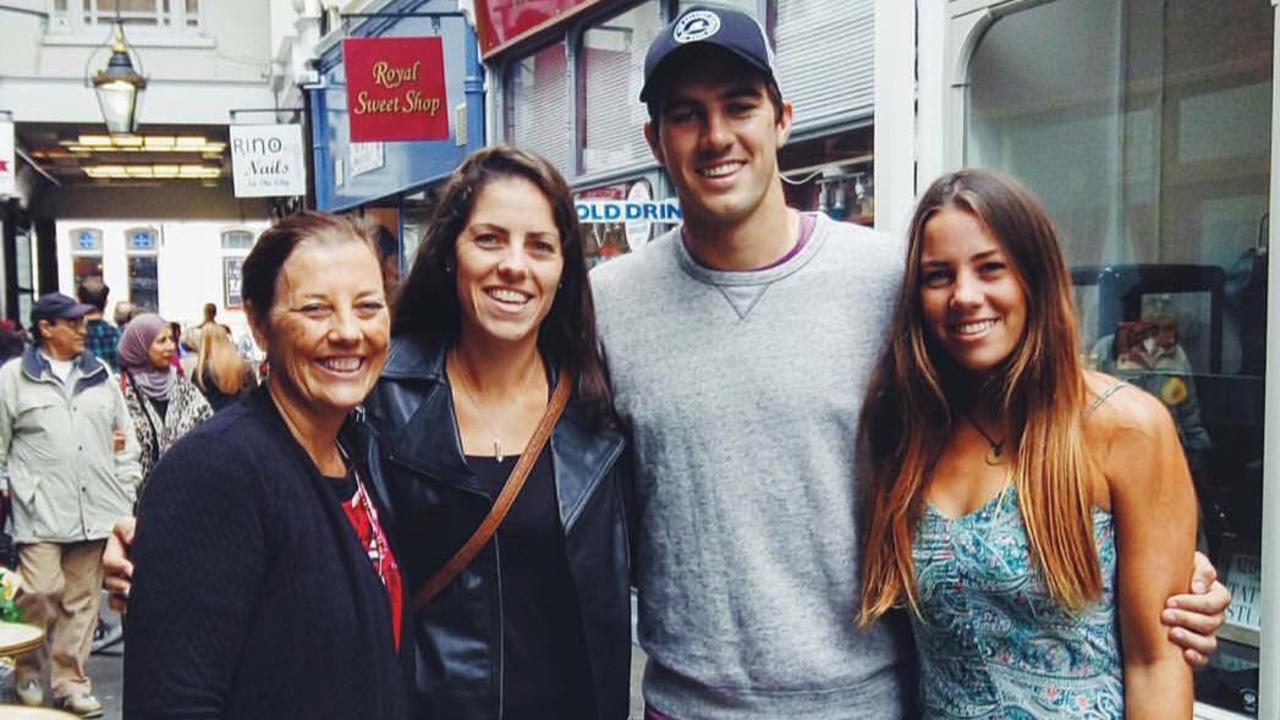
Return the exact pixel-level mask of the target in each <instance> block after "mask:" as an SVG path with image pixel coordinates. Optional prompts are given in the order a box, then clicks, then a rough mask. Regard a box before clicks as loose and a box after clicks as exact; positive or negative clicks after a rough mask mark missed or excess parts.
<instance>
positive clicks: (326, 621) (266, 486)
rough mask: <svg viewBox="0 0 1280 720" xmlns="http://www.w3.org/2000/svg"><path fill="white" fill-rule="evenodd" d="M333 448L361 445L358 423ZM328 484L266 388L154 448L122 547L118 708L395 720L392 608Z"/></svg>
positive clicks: (398, 709) (398, 706) (402, 705)
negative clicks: (127, 586)
mask: <svg viewBox="0 0 1280 720" xmlns="http://www.w3.org/2000/svg"><path fill="white" fill-rule="evenodd" d="M343 443H344V445H346V446H347V449H348V451H349V453H350V454H351V456H352V457H353V458H363V457H367V456H368V453H369V452H372V451H373V450H372V447H371V446H370V445H369V444H368V443H369V439H368V433H367V432H365V428H364V427H362V426H361V424H360V423H356V424H355V426H353V425H352V424H350V423H349V424H348V427H347V428H346V429H345V430H344V435H343ZM330 482H332V481H331V480H328V479H326V478H324V477H323V476H322V475H320V473H319V471H318V469H317V468H316V467H315V464H314V463H312V461H311V460H310V458H309V457H308V456H307V454H306V453H305V451H304V450H303V449H302V447H301V446H300V445H299V444H298V443H297V442H296V441H295V440H294V438H293V436H292V435H291V434H290V433H289V431H288V429H287V428H286V427H285V424H284V421H283V420H282V418H281V417H280V414H279V412H278V411H277V410H276V408H275V406H274V405H273V404H272V403H271V401H270V398H269V397H268V396H267V394H266V391H265V388H263V389H260V390H258V391H256V392H254V393H253V394H252V395H251V396H250V397H248V398H247V399H245V400H244V401H242V402H240V403H237V404H236V405H234V406H232V407H230V408H228V409H227V410H225V411H223V412H221V413H219V414H217V415H215V416H214V417H213V418H212V419H210V420H209V421H208V422H206V423H205V424H204V425H202V426H200V427H199V428H196V429H195V430H193V431H192V432H190V433H188V434H187V435H186V436H185V437H183V438H182V439H181V440H180V441H179V442H178V443H176V444H175V445H174V446H173V447H172V448H171V449H170V450H169V451H168V452H167V453H166V454H165V456H164V457H163V458H162V459H161V461H160V463H159V464H158V465H157V466H156V468H155V471H154V472H153V474H152V476H151V479H150V481H149V482H148V483H147V489H146V492H145V493H144V497H143V498H142V499H141V505H140V508H139V514H138V531H137V537H136V540H135V544H134V547H133V549H132V551H131V553H130V557H131V559H132V560H133V561H134V564H135V571H134V579H133V588H132V591H131V593H130V600H129V615H128V622H127V636H126V640H127V642H126V647H127V648H128V651H127V652H126V653H125V666H124V672H125V677H124V710H125V717H128V718H131V719H133V718H170V717H173V718H176V717H182V718H215V717H217V718H264V719H265V718H272V719H273V720H274V719H278V718H290V717H296V718H304V717H305V718H359V719H360V720H381V719H382V718H387V719H389V720H399V719H400V718H404V717H407V715H408V710H407V703H408V693H407V689H406V685H405V681H404V672H405V666H404V665H402V663H401V659H400V657H398V656H397V654H396V652H395V650H394V645H393V638H392V629H391V618H390V603H389V602H388V598H387V595H386V591H385V590H384V589H383V586H382V584H381V582H380V581H379V580H378V577H377V575H376V574H375V572H374V570H373V567H372V565H371V564H370V562H369V559H368V558H367V556H366V554H365V551H364V550H363V549H362V548H361V547H360V543H359V541H358V540H357V538H356V535H355V532H354V530H353V529H352V528H351V525H350V522H349V521H348V520H347V517H346V516H345V514H344V513H343V510H342V507H341V505H340V504H339V501H338V499H337V497H336V496H335V494H334V493H333V492H332V490H331V488H329V487H328V486H327V483H330ZM406 627H407V624H406ZM411 634H412V633H406V635H411ZM410 640H411V639H410V638H406V641H405V642H406V645H407V644H408V642H409V641H410ZM406 649H407V648H406ZM405 656H406V657H407V656H408V654H407V653H406V654H405Z"/></svg>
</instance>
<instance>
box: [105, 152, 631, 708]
mask: <svg viewBox="0 0 1280 720" xmlns="http://www.w3.org/2000/svg"><path fill="white" fill-rule="evenodd" d="M436 207H437V211H436V216H435V218H434V219H433V222H432V223H431V226H430V229H429V230H428V234H427V238H426V241H425V245H424V247H423V250H422V251H421V252H420V253H419V254H418V257H417V259H416V261H415V262H414V266H413V269H412V271H411V273H410V275H409V277H408V279H407V280H406V282H405V283H404V285H403V286H402V287H401V289H400V298H399V300H398V302H397V305H396V321H395V335H396V339H395V341H394V343H393V345H392V350H391V355H390V357H389V359H388V361H387V367H386V369H385V370H384V372H383V376H382V379H381V381H380V382H379V383H378V385H377V387H376V388H375V389H374V392H373V394H372V395H371V396H370V397H369V399H368V401H367V407H368V410H369V414H370V416H371V418H372V419H373V421H374V423H375V424H376V425H378V427H379V429H380V430H381V431H382V437H383V438H384V440H385V448H384V451H385V454H384V462H383V479H384V481H385V483H386V487H387V492H388V496H389V499H390V501H391V504H390V506H391V508H392V509H393V511H394V514H395V517H394V522H395V527H396V532H397V536H398V538H399V547H400V548H402V550H403V556H402V559H403V561H404V569H405V580H406V586H407V587H409V588H410V589H416V588H419V587H421V586H423V585H424V584H425V583H428V578H431V579H432V581H433V582H432V586H433V589H436V590H438V594H436V595H434V596H433V597H430V599H427V600H426V602H425V606H423V607H421V608H420V609H419V610H418V611H417V612H416V614H415V616H414V629H415V631H416V639H417V644H418V651H419V652H418V664H417V672H416V679H417V681H418V690H419V692H420V699H421V700H422V701H423V702H424V703H425V705H426V708H425V710H426V711H427V712H429V713H430V716H431V717H437V718H449V720H472V719H477V720H479V719H481V718H484V719H489V718H498V717H502V718H505V719H506V720H534V719H536V718H557V719H561V720H579V719H585V718H625V717H626V716H627V706H628V699H629V695H628V693H629V687H628V681H629V670H630V664H629V663H630V652H631V648H630V642H629V639H630V622H629V618H630V615H629V608H630V605H629V595H628V591H627V559H628V557H627V541H626V531H625V527H626V525H625V520H624V508H623V502H622V500H623V497H622V493H623V484H622V478H621V476H620V473H619V465H620V460H621V458H622V457H623V447H624V442H623V437H622V435H621V433H620V432H619V431H618V430H617V429H616V428H614V427H613V426H612V424H611V422H610V418H611V417H612V416H611V414H610V412H609V399H608V391H607V386H606V384H605V380H604V373H603V369H602V364H601V360H600V357H599V355H598V354H597V348H596V336H595V322H594V314H593V311H592V304H591V294H590V290H589V288H588V285H587V276H586V265H585V261H584V258H583V255H582V248H581V235H580V232H579V228H578V223H577V216H576V214H575V213H574V209H573V203H572V200H571V199H570V195H569V189H568V186H567V185H566V184H565V181H564V180H563V178H561V176H560V174H559V173H558V172H556V170H555V169H554V168H552V167H551V165H550V164H548V163H547V162H546V161H544V160H542V159H541V158H538V157H536V156H533V155H530V154H528V153H525V152H521V151H519V150H515V149H512V148H505V147H494V148H488V149H485V150H481V151H479V152H477V153H475V154H473V155H472V156H471V157H469V158H468V159H467V161H466V162H464V163H463V164H462V166H461V167H459V168H458V169H457V170H456V171H455V172H454V174H453V176H452V177H451V178H450V179H449V181H448V182H447V183H446V184H445V187H444V189H443V191H442V193H441V196H440V200H439V202H438V203H437V205H436ZM561 382H565V383H571V384H572V387H573V388H574V392H573V397H572V399H571V400H570V402H569V407H568V409H567V410H566V411H565V412H564V414H563V415H562V416H560V419H559V421H558V422H557V423H556V424H555V427H554V430H553V431H552V433H551V441H550V444H549V445H548V447H547V451H546V452H543V453H541V454H540V455H535V456H536V457H537V462H536V463H535V464H534V465H533V466H532V471H531V472H530V473H529V475H528V477H527V480H526V483H525V485H524V487H523V489H521V490H520V492H519V495H517V497H516V500H515V503H514V505H513V506H511V509H510V511H509V513H508V514H507V515H506V517H505V519H503V520H502V523H501V524H500V525H499V526H498V527H497V532H496V534H495V535H494V536H493V537H492V539H490V540H488V541H487V542H486V543H485V545H484V547H483V550H482V551H481V552H480V553H479V555H477V556H476V557H475V558H474V559H473V560H471V561H470V562H469V563H468V564H467V565H466V566H465V567H463V568H462V569H461V570H460V572H458V573H457V574H456V575H451V574H446V575H444V576H441V575H440V572H441V570H440V568H441V567H442V566H445V565H446V562H447V561H448V560H449V559H450V558H451V557H453V556H454V554H455V552H456V551H457V550H458V548H459V547H461V546H463V544H464V543H465V542H466V541H467V540H468V538H469V537H472V536H473V532H474V531H475V530H476V528H477V526H479V525H480V524H481V520H482V519H483V518H485V517H486V514H487V513H489V512H490V510H491V508H492V507H493V505H494V504H495V499H496V498H498V497H499V496H500V492H501V490H502V489H503V488H504V487H505V486H506V484H507V483H508V482H510V479H509V477H510V475H511V473H512V470H513V468H514V467H515V466H516V464H517V461H518V459H519V458H521V457H522V456H523V455H525V454H527V453H530V452H536V450H537V448H535V447H531V440H530V438H531V437H532V436H533V435H534V429H535V426H536V425H538V423H539V420H540V418H541V417H542V416H543V413H544V411H545V409H546V407H547V405H548V397H549V396H550V395H551V392H552V388H553V387H556V386H557V384H558V383H561ZM425 595H430V592H428V593H426V594H425ZM425 595H420V597H421V598H422V599H425ZM130 651H131V652H132V651H133V648H130Z"/></svg>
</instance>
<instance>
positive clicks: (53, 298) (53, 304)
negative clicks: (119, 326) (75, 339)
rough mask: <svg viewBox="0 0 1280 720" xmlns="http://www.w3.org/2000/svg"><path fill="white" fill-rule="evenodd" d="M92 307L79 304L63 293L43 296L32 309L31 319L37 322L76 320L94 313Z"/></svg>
mask: <svg viewBox="0 0 1280 720" xmlns="http://www.w3.org/2000/svg"><path fill="white" fill-rule="evenodd" d="M94 309H95V308H94V307H93V306H92V305H84V304H82V303H78V302H76V301H75V300H73V299H71V298H70V297H68V296H66V295H63V294H62V293H47V294H45V295H41V296H40V298H39V299H38V300H36V304H35V305H34V306H33V307H32V308H31V317H33V318H35V319H37V320H58V319H65V320H74V319H76V318H79V317H84V316H85V315H87V314H89V313H91V312H93V311H94Z"/></svg>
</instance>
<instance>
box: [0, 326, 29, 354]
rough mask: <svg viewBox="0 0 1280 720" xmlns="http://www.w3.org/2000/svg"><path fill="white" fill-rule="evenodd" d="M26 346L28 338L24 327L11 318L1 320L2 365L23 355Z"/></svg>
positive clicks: (0, 351)
mask: <svg viewBox="0 0 1280 720" xmlns="http://www.w3.org/2000/svg"><path fill="white" fill-rule="evenodd" d="M26 346H27V337H26V333H24V332H22V326H20V325H18V324H17V323H16V322H14V321H13V320H10V319H9V318H3V319H0V365H3V364H4V363H6V362H8V361H9V359H10V358H15V357H18V356H19V355H22V351H23V350H24V349H25V348H26Z"/></svg>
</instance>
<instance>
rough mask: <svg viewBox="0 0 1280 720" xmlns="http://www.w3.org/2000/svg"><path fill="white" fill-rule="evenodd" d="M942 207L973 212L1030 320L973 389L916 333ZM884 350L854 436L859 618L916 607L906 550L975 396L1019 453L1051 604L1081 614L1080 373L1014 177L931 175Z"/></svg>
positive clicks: (1085, 486) (1044, 236)
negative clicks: (860, 536) (924, 268)
mask: <svg viewBox="0 0 1280 720" xmlns="http://www.w3.org/2000/svg"><path fill="white" fill-rule="evenodd" d="M944 208H953V209H957V210H960V211H962V212H966V213H969V214H970V215H972V216H973V217H974V218H976V219H977V220H978V221H979V222H981V223H982V224H983V226H984V227H985V228H986V229H987V230H988V231H989V232H990V233H991V234H992V235H994V236H995V237H996V238H997V239H998V241H999V242H1000V245H1001V246H1002V249H1003V250H1004V253H1005V256H1006V257H1007V258H1008V259H1009V261H1010V263H1011V265H1012V266H1013V268H1014V270H1015V272H1016V275H1017V277H1018V279H1019V281H1020V283H1021V285H1022V290H1023V293H1024V296H1025V298H1026V303H1027V325H1026V328H1025V329H1024V331H1023V334H1022V337H1021V338H1020V339H1019V340H1018V342H1017V344H1016V346H1015V347H1014V349H1013V351H1012V352H1011V353H1010V354H1009V356H1008V357H1007V358H1005V359H1004V360H1003V361H1002V362H1001V364H1000V366H999V367H997V368H996V369H995V370H994V371H993V373H992V374H991V380H990V381H988V383H987V385H986V386H985V387H983V388H974V387H973V385H972V380H970V379H968V378H967V376H965V375H964V374H963V373H961V371H960V370H959V368H958V367H957V366H956V365H955V364H954V362H953V361H952V360H951V358H950V356H949V355H948V354H947V353H946V351H945V350H943V349H942V348H941V347H939V346H938V345H937V343H936V342H934V341H933V340H932V339H931V338H930V337H929V334H928V332H927V330H926V329H925V327H924V322H923V311H922V309H921V300H920V282H921V281H920V255H921V249H922V246H923V244H924V230H925V225H927V224H928V222H929V220H930V219H932V218H933V216H934V214H935V213H937V212H938V211H940V210H942V209H944ZM889 337H890V338H891V339H890V345H889V347H888V348H887V350H886V351H885V353H884V355H883V357H882V358H881V361H880V363H879V366H878V367H877V369H876V372H875V374H874V376H873V377H872V380H871V385H870V387H869V390H868V395H867V401H866V403H865V404H864V405H863V411H862V421H861V425H860V427H861V430H860V435H861V437H860V438H859V441H860V448H861V451H862V457H863V458H864V459H865V460H864V462H865V467H864V468H862V470H863V476H864V477H867V478H868V479H869V482H867V483H866V491H867V496H866V499H865V502H864V508H865V510H866V513H867V518H866V523H865V527H866V528H867V534H866V537H865V538H864V539H865V541H866V544H865V550H864V555H863V558H864V560H863V569H862V602H861V612H860V613H859V618H858V619H859V622H860V623H861V624H863V625H867V624H869V623H871V622H872V621H874V620H875V619H876V618H878V617H880V616H881V615H883V614H884V613H885V612H887V611H888V610H889V609H890V608H893V607H897V606H901V605H903V604H904V602H905V604H907V605H909V606H910V607H911V608H912V609H913V610H914V609H917V604H916V601H917V598H916V586H915V568H914V563H913V561H912V555H911V546H912V541H913V538H914V533H915V528H916V524H917V523H918V521H919V519H920V514H921V512H922V509H923V506H924V490H925V487H926V485H927V481H928V477H929V474H930V473H931V472H932V469H933V465H934V463H936V462H937V460H938V457H939V456H940V455H941V453H942V451H943V449H944V448H945V447H946V445H947V442H948V439H949V438H950V435H951V427H952V423H953V420H954V418H955V417H957V414H958V413H960V412H965V411H966V410H967V409H968V408H969V407H970V406H971V405H972V404H973V403H974V402H975V401H976V400H977V398H978V396H979V394H981V395H982V397H984V398H985V399H986V400H987V401H988V402H993V403H994V404H995V407H996V410H997V411H998V412H999V413H1000V414H1001V416H1002V417H1003V418H1004V419H1005V424H1006V426H1007V427H1008V428H1010V431H1011V432H1012V433H1013V436H1012V437H1011V438H1010V440H1009V442H1010V444H1011V445H1012V446H1013V447H1015V448H1017V455H1016V458H1017V460H1016V462H1015V463H1014V467H1013V469H1012V471H1013V482H1014V486H1015V487H1016V489H1017V492H1018V503H1019V509H1020V510H1021V511H1022V517H1023V521H1024V523H1025V525H1026V529H1027V537H1028V539H1029V541H1030V545H1031V555H1032V558H1033V559H1034V560H1035V562H1036V564H1037V565H1038V567H1039V569H1040V571H1041V573H1042V574H1043V577H1044V579H1045V582H1046V584H1047V585H1048V588H1049V591H1050V592H1051V593H1052V595H1053V597H1054V598H1055V599H1056V600H1057V601H1058V602H1059V603H1061V604H1062V605H1063V606H1064V607H1066V608H1068V609H1069V610H1079V609H1080V608H1082V607H1083V606H1084V605H1085V603H1086V602H1087V601H1089V600H1091V599H1095V598H1097V597H1098V596H1099V594H1100V593H1101V591H1102V571H1101V568H1100V567H1099V565H1098V551H1097V547H1096V546H1095V545H1094V539H1093V516H1092V512H1093V500H1092V494H1091V488H1092V483H1091V480H1092V478H1093V477H1094V472H1095V469H1094V468H1093V466H1092V465H1091V463H1090V460H1089V457H1088V455H1087V454H1086V450H1085V445H1084V437H1083V430H1082V417H1081V414H1082V412H1083V409H1084V402H1085V388H1084V371H1083V369H1082V367H1081V364H1080V352H1079V340H1078V339H1077V338H1078V336H1077V333H1076V321H1075V312H1074V309H1073V303H1072V295H1071V281H1070V277H1069V275H1068V273H1067V268H1066V263H1065V262H1064V261H1063V259H1062V252H1061V250H1060V249H1059V246H1058V235H1057V232H1056V231H1055V230H1054V227H1053V223H1052V222H1051V221H1050V220H1049V218H1048V216H1047V214H1046V213H1045V211H1044V208H1043V207H1042V206H1041V204H1040V202H1039V201H1038V200H1036V198H1035V197H1034V196H1032V195H1031V193H1030V192H1028V191H1027V190H1026V189H1025V188H1024V187H1022V185H1021V184H1019V183H1018V182H1017V181H1016V180H1014V179H1013V178H1010V177H1008V176H1005V175H1002V174H1000V173H996V172H992V171H989V170H961V171H959V172H955V173H951V174H949V175H945V176H943V177H941V178H939V179H938V180H936V181H935V182H934V183H933V184H932V185H931V186H930V187H929V189H928V190H927V191H926V192H925V194H924V196H923V197H922V198H921V199H920V204H919V206H918V207H917V208H916V212H915V216H914V217H913V218H912V221H911V236H910V241H909V243H908V246H907V266H906V279H905V280H904V282H903V284H902V289H901V290H900V291H899V295H898V302H897V307H896V309H895V311H894V315H893V325H892V328H891V329H890V332H889Z"/></svg>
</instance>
